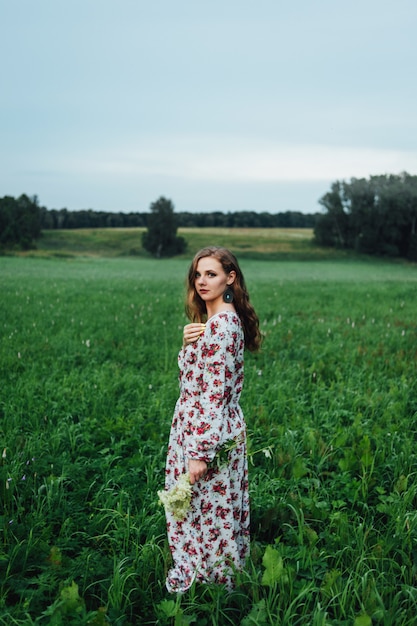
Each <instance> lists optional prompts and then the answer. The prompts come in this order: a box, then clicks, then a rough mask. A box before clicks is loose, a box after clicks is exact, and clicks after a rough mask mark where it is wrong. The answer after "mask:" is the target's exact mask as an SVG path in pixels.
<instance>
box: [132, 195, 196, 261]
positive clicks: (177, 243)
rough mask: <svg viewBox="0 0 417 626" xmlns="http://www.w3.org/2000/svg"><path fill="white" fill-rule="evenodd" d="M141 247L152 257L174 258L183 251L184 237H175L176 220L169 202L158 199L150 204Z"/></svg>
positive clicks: (162, 198) (164, 199) (184, 246)
mask: <svg viewBox="0 0 417 626" xmlns="http://www.w3.org/2000/svg"><path fill="white" fill-rule="evenodd" d="M142 245H143V247H144V248H145V250H147V251H148V252H150V253H151V254H152V255H153V256H156V257H158V258H159V257H161V256H174V255H176V254H181V253H182V252H184V251H185V248H186V242H185V239H184V237H178V236H177V220H176V216H175V215H174V205H173V204H172V202H171V200H167V199H166V198H164V197H161V198H159V200H157V201H156V202H152V204H151V215H150V216H149V219H148V230H147V231H146V232H144V233H143V235H142Z"/></svg>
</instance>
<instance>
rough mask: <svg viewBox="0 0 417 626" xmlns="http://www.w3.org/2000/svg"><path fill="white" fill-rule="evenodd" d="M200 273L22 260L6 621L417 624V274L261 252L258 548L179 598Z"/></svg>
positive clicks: (254, 415)
mask: <svg viewBox="0 0 417 626" xmlns="http://www.w3.org/2000/svg"><path fill="white" fill-rule="evenodd" d="M187 267H188V260H185V259H184V260H169V261H158V262H156V261H152V260H148V259H136V260H134V259H127V258H126V259H112V260H109V259H107V260H104V259H93V260H87V259H76V260H70V261H69V260H64V259H61V260H44V259H24V258H0V287H1V301H0V312H1V318H0V320H1V328H2V333H1V339H0V367H1V388H0V446H1V449H0V455H1V456H0V505H1V510H0V537H1V541H0V624H1V625H4V626H9V625H16V626H26V625H41V626H43V625H46V624H52V625H61V624H83V625H87V624H90V625H98V626H100V625H104V624H109V623H110V624H114V625H117V626H122V625H123V626H129V625H136V624H159V625H160V626H166V625H170V624H175V626H185V625H188V624H198V625H199V626H209V625H210V626H217V625H218V626H223V625H224V626H228V625H236V624H240V625H241V626H272V625H275V624H279V625H281V626H298V625H300V626H301V625H302V626H306V625H312V626H344V625H346V626H347V625H349V626H370V625H372V624H378V625H381V626H390V625H395V626H412V625H415V623H416V615H417V578H416V576H417V569H416V568H417V512H416V511H417V506H416V505H417V480H416V473H417V454H416V444H417V432H416V418H417V371H416V369H417V366H416V363H417V327H416V313H415V312H416V311H417V274H416V268H415V267H414V266H411V265H402V264H390V263H385V262H363V261H357V262H354V261H350V262H348V261H339V262H337V263H330V262H327V263H324V262H321V263H320V262H311V263H301V262H261V261H254V260H244V262H243V263H242V267H243V270H244V273H245V276H246V279H247V283H248V286H249V290H250V293H251V300H252V302H253V304H254V305H255V307H256V309H257V311H258V313H259V316H260V319H261V327H262V332H263V334H264V345H263V349H262V351H261V352H260V353H259V354H257V355H250V354H248V355H247V356H246V363H245V374H246V378H245V387H244V392H243V395H242V408H243V410H244V413H245V416H246V420H247V425H248V431H249V446H250V452H251V457H250V459H251V464H250V490H251V521H252V528H251V542H252V545H251V557H250V559H249V561H248V563H247V567H246V569H245V571H244V572H241V573H239V574H238V582H237V586H236V589H235V590H234V591H233V592H232V593H228V592H227V591H226V590H225V589H223V588H222V587H220V586H211V585H206V586H196V587H195V588H192V589H191V590H190V592H188V593H187V594H184V595H183V596H178V597H173V596H170V595H169V594H168V593H167V592H166V590H165V586H164V582H165V574H166V571H167V569H168V567H169V564H170V556H169V551H168V548H167V543H166V534H165V520H164V513H163V510H162V508H161V507H160V506H159V505H158V503H157V496H156V492H157V491H158V489H161V488H162V486H163V482H164V463H165V453H166V445H167V439H168V433H169V427H170V422H171V417H172V413H173V409H174V404H175V401H176V399H177V393H178V383H177V364H176V356H177V351H178V348H179V346H180V343H181V331H182V326H183V324H184V323H185V321H186V320H185V317H184V312H183V294H184V291H183V289H184V278H185V274H186V271H187ZM267 448H270V450H271V455H270V458H269V454H268V455H265V454H263V453H262V452H259V450H264V449H267Z"/></svg>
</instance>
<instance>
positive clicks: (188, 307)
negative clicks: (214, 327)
mask: <svg viewBox="0 0 417 626" xmlns="http://www.w3.org/2000/svg"><path fill="white" fill-rule="evenodd" d="M210 256H212V257H214V258H215V259H216V260H217V261H219V262H220V263H221V265H222V267H223V270H224V272H225V274H229V273H230V272H231V271H234V272H235V273H236V278H235V280H234V282H233V284H232V285H230V289H231V290H232V291H233V305H234V307H235V309H236V313H237V314H238V316H239V318H240V321H241V324H242V327H243V333H244V337H245V347H246V348H247V349H248V350H250V351H251V352H255V351H256V350H258V349H259V347H260V345H261V333H260V330H259V319H258V316H257V315H256V313H255V309H254V308H253V306H252V305H251V304H250V302H249V294H248V291H247V289H246V285H245V279H244V277H243V274H242V270H241V269H240V267H239V263H238V262H237V259H236V257H235V256H234V254H232V252H230V250H227V248H220V247H217V246H209V247H207V248H203V249H202V250H200V251H199V252H197V254H196V255H195V257H194V259H193V260H192V263H191V265H190V269H189V270H188V276H187V296H186V304H185V312H186V314H187V317H188V319H190V320H191V321H192V322H205V321H206V319H207V308H206V303H205V302H204V300H202V299H201V298H200V296H199V295H198V293H197V291H196V289H195V277H196V270H197V265H198V262H199V261H200V259H203V258H205V257H210Z"/></svg>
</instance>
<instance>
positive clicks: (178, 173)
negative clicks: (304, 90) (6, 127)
mask: <svg viewBox="0 0 417 626" xmlns="http://www.w3.org/2000/svg"><path fill="white" fill-rule="evenodd" d="M51 167H53V166H52V163H49V164H48V169H51ZM56 167H57V168H58V169H60V168H62V169H63V170H65V171H67V172H69V171H71V172H73V173H74V174H75V173H77V174H80V175H81V174H84V175H88V176H93V177H96V176H106V177H110V178H111V177H115V178H116V177H117V178H118V179H124V178H125V179H129V178H132V177H138V178H144V177H152V178H158V177H161V178H162V177H169V178H171V179H179V180H189V181H206V182H210V181H212V182H220V183H222V182H229V183H239V182H242V183H244V182H246V183H249V182H250V183H261V182H265V183H273V182H295V181H308V182H311V181H328V180H336V179H349V178H352V177H356V178H361V177H365V178H366V177H368V176H370V175H373V174H384V173H400V172H402V171H408V172H410V173H413V172H415V171H416V170H417V153H416V152H412V151H406V150H399V149H383V148H363V147H351V146H350V147H343V146H336V147H335V146H326V145H320V144H318V145H314V144H307V145H302V144H272V143H262V142H256V141H243V140H235V139H234V140H229V141H225V139H224V137H223V138H220V137H219V138H218V139H216V138H214V137H195V138H188V139H184V138H173V137H171V138H165V139H161V138H159V139H157V140H155V141H152V142H150V141H149V140H145V141H142V142H141V143H140V144H139V145H138V146H137V147H131V146H130V147H117V148H114V149H112V150H109V149H107V150H101V151H100V153H97V154H96V153H90V154H85V153H84V154H83V155H82V156H81V155H77V156H76V157H73V158H70V159H68V157H65V158H64V160H63V161H60V162H58V163H56Z"/></svg>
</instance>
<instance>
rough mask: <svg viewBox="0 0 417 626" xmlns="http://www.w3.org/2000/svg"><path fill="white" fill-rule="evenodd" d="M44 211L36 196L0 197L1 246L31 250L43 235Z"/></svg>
mask: <svg viewBox="0 0 417 626" xmlns="http://www.w3.org/2000/svg"><path fill="white" fill-rule="evenodd" d="M42 211H43V209H41V208H40V207H39V204H38V199H37V197H36V196H33V198H29V197H28V196H26V195H25V194H23V195H21V196H20V197H19V198H17V199H15V198H12V197H11V196H5V197H4V198H0V246H3V247H5V248H10V247H14V246H19V247H20V248H22V249H23V250H29V249H30V248H32V247H33V246H34V241H35V240H36V239H38V238H39V237H40V235H41V216H42Z"/></svg>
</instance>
